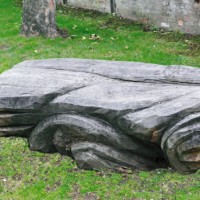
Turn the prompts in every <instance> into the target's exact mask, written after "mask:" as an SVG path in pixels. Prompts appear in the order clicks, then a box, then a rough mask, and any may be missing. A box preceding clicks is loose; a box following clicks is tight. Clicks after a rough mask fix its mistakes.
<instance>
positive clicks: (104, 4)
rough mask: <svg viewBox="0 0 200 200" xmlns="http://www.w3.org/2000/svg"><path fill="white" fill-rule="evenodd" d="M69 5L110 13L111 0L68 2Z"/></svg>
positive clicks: (71, 0)
mask: <svg viewBox="0 0 200 200" xmlns="http://www.w3.org/2000/svg"><path fill="white" fill-rule="evenodd" d="M67 4H68V5H70V6H74V7H81V8H86V9H92V10H98V11H100V12H110V0H67Z"/></svg>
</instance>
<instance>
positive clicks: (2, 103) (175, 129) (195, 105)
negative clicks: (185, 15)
mask: <svg viewBox="0 0 200 200" xmlns="http://www.w3.org/2000/svg"><path fill="white" fill-rule="evenodd" d="M0 136H4V137H8V136H21V137H26V138H28V143H29V147H30V149H31V150H34V151H40V152H45V153H53V152H59V153H60V154H64V155H68V156H71V157H72V158H73V159H75V160H76V162H77V164H78V166H79V167H81V168H84V169H101V168H111V169H117V168H119V167H122V166H125V167H131V168H133V169H143V170H144V169H154V168H158V167H163V166H171V167H172V168H174V169H176V170H178V171H180V172H195V171H197V170H198V169H199V168H200V70H199V69H195V68H192V67H183V66H159V65H153V64H144V63H133V62H113V61H97V60H81V59H49V60H36V61H25V62H22V63H20V64H18V65H16V66H15V67H14V68H12V69H11V70H8V71H6V72H4V73H3V74H1V75H0Z"/></svg>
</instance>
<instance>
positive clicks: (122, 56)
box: [0, 0, 200, 200]
mask: <svg viewBox="0 0 200 200" xmlns="http://www.w3.org/2000/svg"><path fill="white" fill-rule="evenodd" d="M57 14H58V15H57V23H58V25H59V27H61V28H64V29H67V30H68V31H69V34H70V38H69V39H64V38H56V39H47V38H42V37H37V38H24V37H21V36H20V35H19V29H20V23H21V7H20V6H19V5H18V4H16V1H15V0H1V3H0V73H1V72H3V71H5V70H7V69H9V68H11V67H12V66H13V65H14V64H17V63H19V62H21V61H24V60H28V59H44V58H55V57H56V58H61V57H65V58H67V57H78V58H92V59H105V60H126V61H139V62H148V63H158V64H164V65H174V64H177V65H190V66H194V67H200V56H199V54H200V37H190V36H186V35H183V34H180V33H161V32H157V31H156V28H151V29H152V30H154V31H148V32H144V31H143V30H142V26H141V25H139V24H134V23H132V22H130V21H128V20H121V19H119V18H116V17H114V16H112V15H107V14H106V15H102V14H99V13H94V12H93V13H92V12H89V11H87V12H83V11H81V10H75V9H67V10H63V9H61V8H60V9H58V11H57ZM91 34H96V35H98V36H99V37H98V39H96V40H92V37H91ZM30 73H31V72H30ZM199 197H200V171H199V172H197V173H196V174H192V175H181V174H178V173H176V172H174V171H172V170H170V169H169V170H166V169H165V170H155V171H152V172H145V171H134V172H129V173H124V174H117V173H112V172H109V171H100V172H95V171H83V170H79V169H77V167H76V164H75V163H74V162H73V161H72V160H71V159H69V158H67V157H63V156H60V155H58V154H52V155H48V154H41V153H37V152H30V151H29V150H28V147H27V142H26V140H25V139H18V138H0V199H2V200H7V199H9V200H26V199H28V200H45V199H46V200H51V199H52V200H60V199H67V200H68V199H72V200H79V199H85V200H93V199H94V200H95V199H105V200H107V199H108V200H118V199H119V200H122V199H125V200H128V199H137V200H139V199H142V200H143V199H147V200H150V199H152V200H153V199H154V200H155V199H163V200H164V199H173V200H175V199H176V200H185V199H188V200H199Z"/></svg>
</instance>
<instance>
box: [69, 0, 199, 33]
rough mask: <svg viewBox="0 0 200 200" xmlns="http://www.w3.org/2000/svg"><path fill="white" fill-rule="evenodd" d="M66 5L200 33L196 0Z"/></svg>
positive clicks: (92, 0) (91, 0)
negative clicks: (112, 11) (112, 13)
mask: <svg viewBox="0 0 200 200" xmlns="http://www.w3.org/2000/svg"><path fill="white" fill-rule="evenodd" d="M111 2H113V3H112V5H113V6H111ZM67 4H68V5H71V6H75V7H82V8H87V9H94V10H99V11H101V12H111V10H113V9H114V12H115V13H116V14H117V15H118V16H122V17H124V18H129V19H133V20H136V21H139V22H142V23H150V24H152V25H155V26H157V27H163V28H167V29H169V30H180V31H181V32H185V33H192V34H200V1H199V0H82V1H81V0H67ZM111 7H112V8H111Z"/></svg>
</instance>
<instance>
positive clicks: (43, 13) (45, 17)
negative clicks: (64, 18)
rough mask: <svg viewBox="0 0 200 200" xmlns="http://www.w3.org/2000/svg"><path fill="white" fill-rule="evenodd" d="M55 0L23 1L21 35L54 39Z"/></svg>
mask: <svg viewBox="0 0 200 200" xmlns="http://www.w3.org/2000/svg"><path fill="white" fill-rule="evenodd" d="M55 8H56V4H55V0H34V1H33V0H23V19H22V30H21V34H22V35H25V36H27V37H31V36H39V35H41V36H45V37H56V36H58V32H57V30H56V22H55V11H56V9H55Z"/></svg>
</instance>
